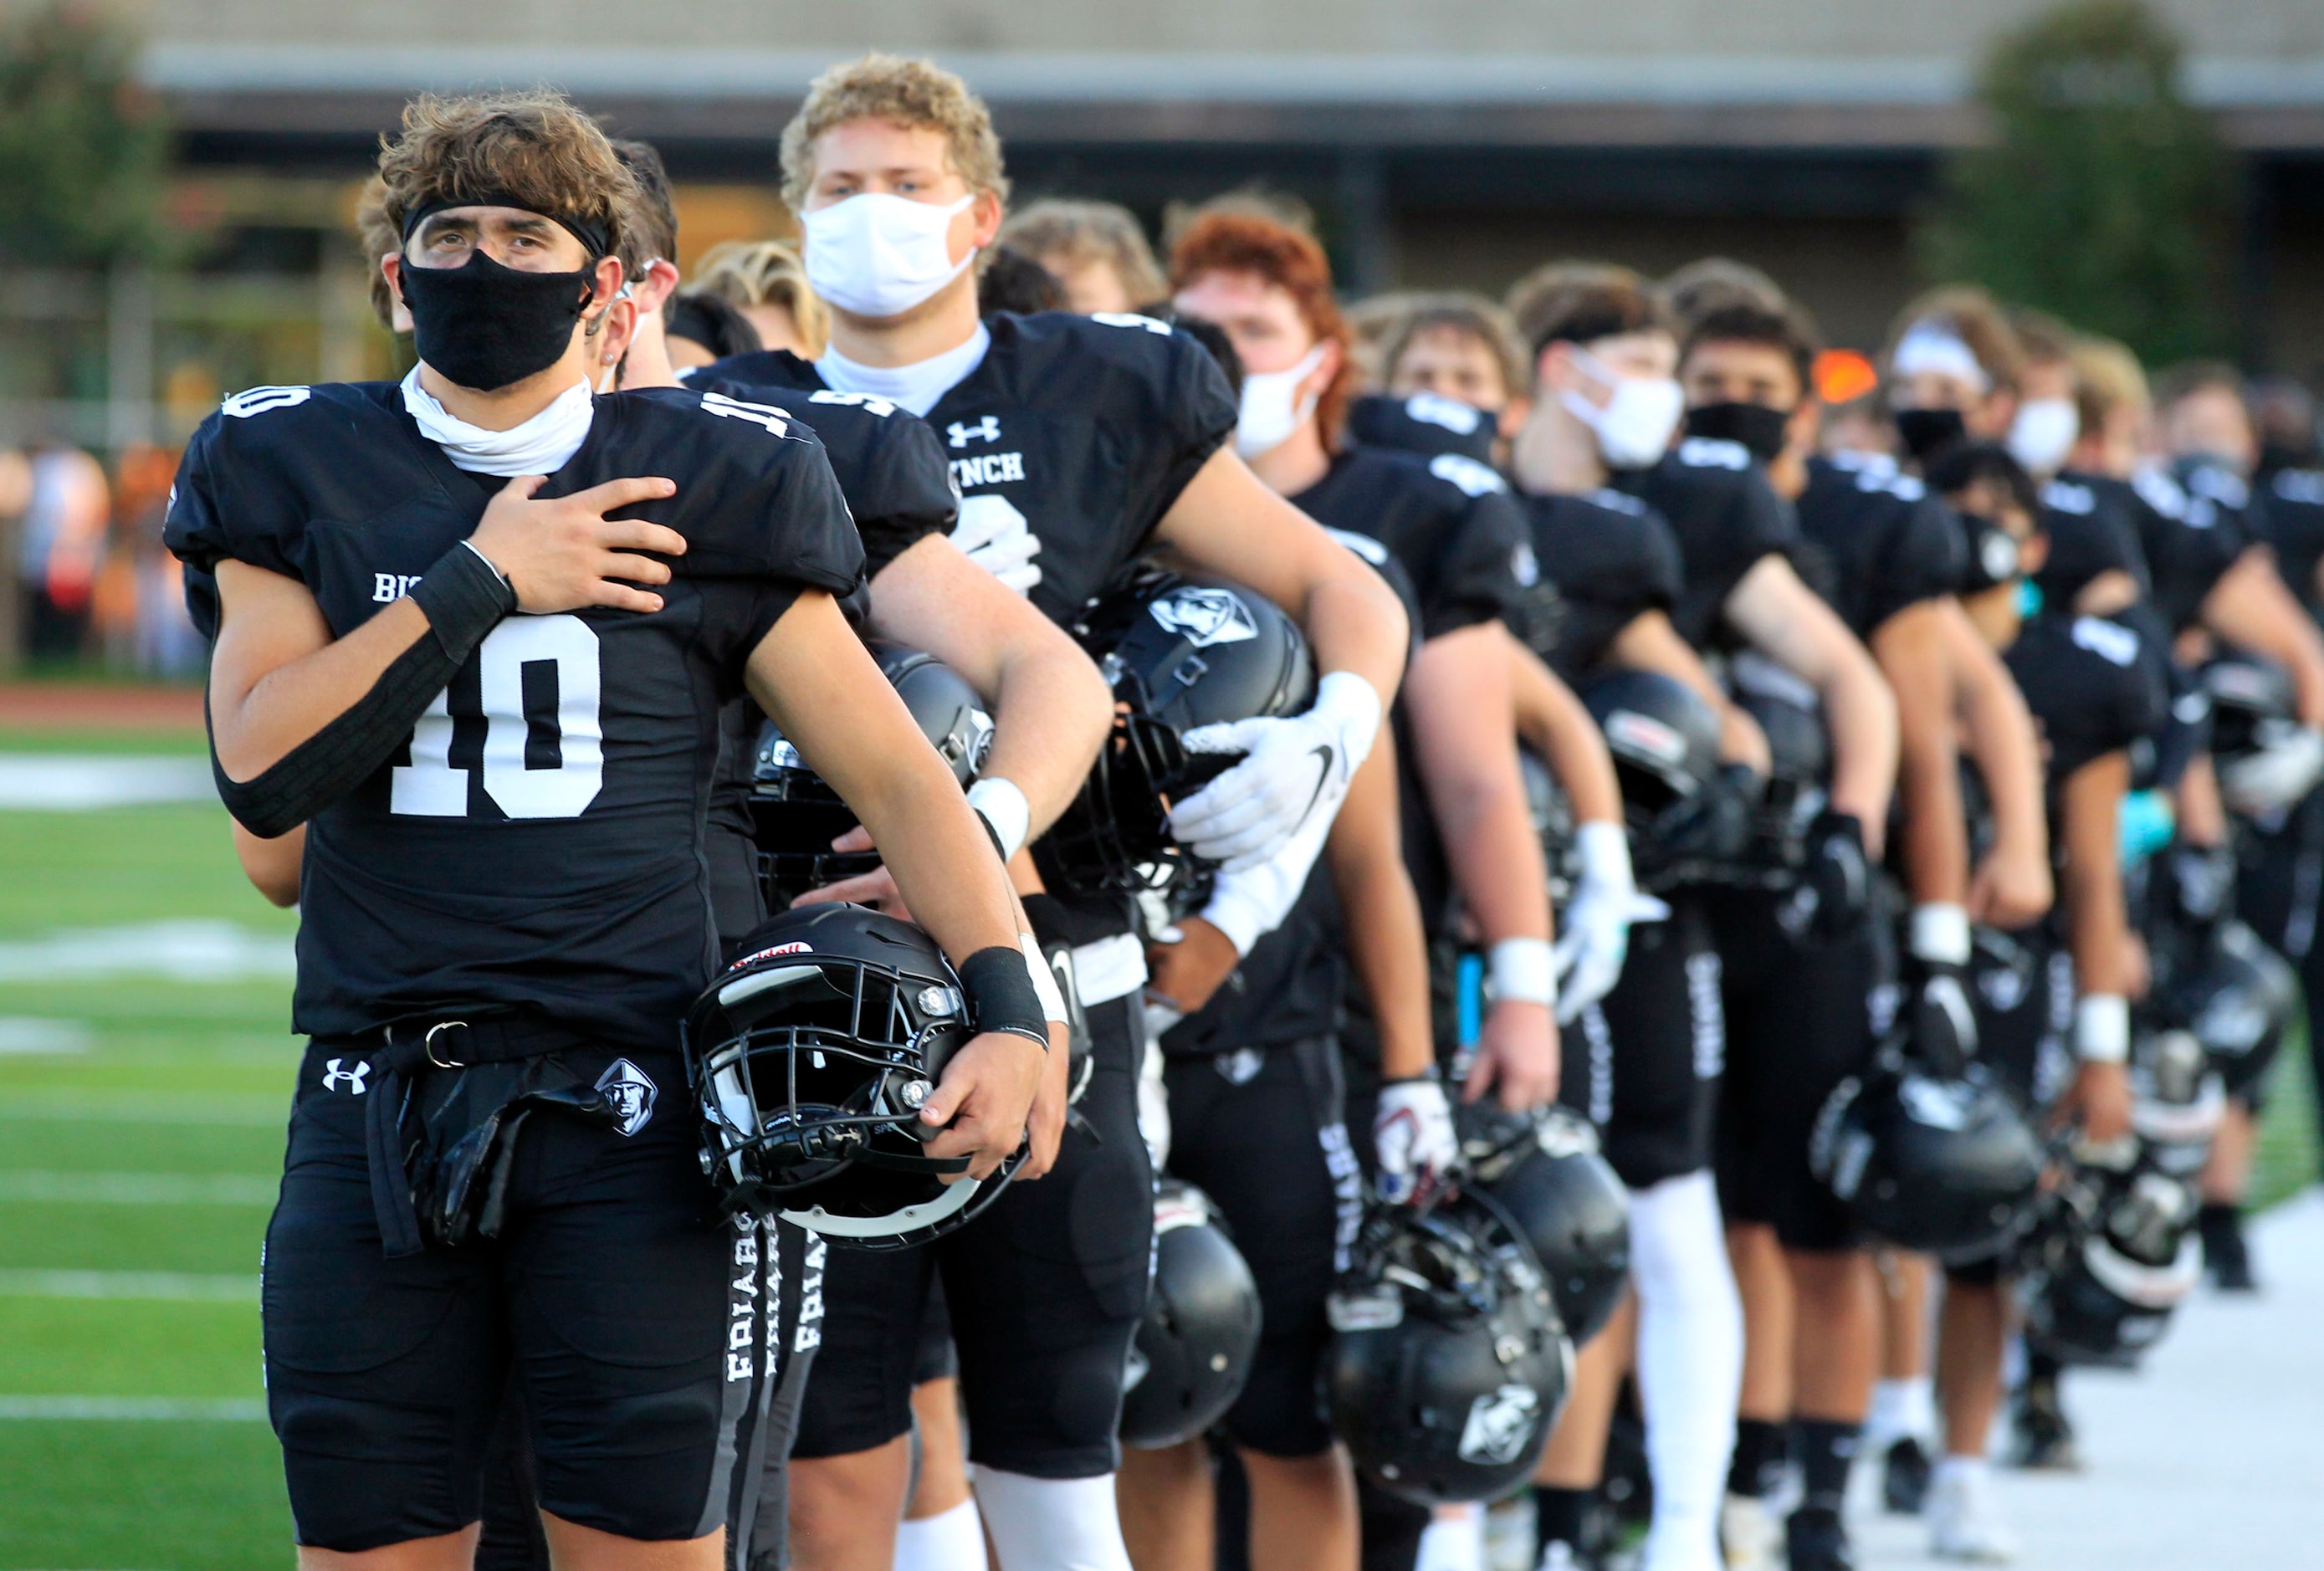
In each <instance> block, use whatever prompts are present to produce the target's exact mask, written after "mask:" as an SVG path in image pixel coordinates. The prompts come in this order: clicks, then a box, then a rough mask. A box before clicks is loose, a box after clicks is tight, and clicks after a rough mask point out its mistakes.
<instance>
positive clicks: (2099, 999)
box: [2074, 993, 2130, 1064]
mask: <svg viewBox="0 0 2324 1571" xmlns="http://www.w3.org/2000/svg"><path fill="white" fill-rule="evenodd" d="M2074 1056H2075V1057H2076V1058H2080V1059H2081V1060H2082V1062H2084V1063H2086V1064H2119V1063H2121V1062H2123V1061H2124V1060H2125V1059H2126V1058H2129V1057H2130V1001H2129V1000H2128V999H2126V998H2125V997H2123V996H2122V995H2121V994H2120V993H2089V994H2088V995H2087V996H2085V997H2082V998H2080V999H2078V1000H2076V1001H2075V1003H2074Z"/></svg>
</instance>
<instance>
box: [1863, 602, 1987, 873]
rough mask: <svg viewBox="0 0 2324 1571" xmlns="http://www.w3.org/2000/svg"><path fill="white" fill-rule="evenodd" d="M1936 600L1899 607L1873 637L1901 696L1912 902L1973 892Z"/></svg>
mask: <svg viewBox="0 0 2324 1571" xmlns="http://www.w3.org/2000/svg"><path fill="white" fill-rule="evenodd" d="M1937 617H1938V607H1937V605H1935V604H1934V603H1932V604H1930V605H1925V606H1913V607H1910V608H1908V609H1906V610H1904V611H1901V612H1899V613H1897V614H1896V615H1894V616H1892V617H1890V618H1889V619H1888V621H1887V622H1886V623H1884V624H1882V625H1881V626H1880V627H1878V628H1877V629H1876V630H1875V631H1874V633H1873V635H1872V652H1873V657H1874V658H1875V659H1876V660H1877V661H1879V663H1880V670H1881V673H1882V674H1883V675H1884V676H1886V678H1887V680H1888V684H1889V687H1890V688H1892V689H1893V690H1894V692H1895V697H1896V728H1897V762H1896V779H1897V792H1898V795H1899V796H1900V797H1901V799H1902V800H1903V803H1904V882H1905V884H1906V887H1907V889H1908V890H1909V892H1910V893H1911V895H1912V897H1913V900H1914V903H1916V904H1920V905H1928V904H1945V905H1960V904H1961V903H1962V902H1963V901H1966V900H1967V899H1968V897H1969V827H1968V824H1967V823H1966V821H1965V820H1964V818H1963V817H1962V810H1961V795H1960V760H1959V757H1958V754H1957V752H1956V749H1955V745H1954V740H1953V710H1954V703H1953V681H1952V675H1951V670H1950V667H1949V666H1948V664H1947V663H1946V661H1945V659H1944V644H1943V638H1944V634H1943V629H1942V625H1941V623H1940V622H1939V621H1938V620H1937Z"/></svg>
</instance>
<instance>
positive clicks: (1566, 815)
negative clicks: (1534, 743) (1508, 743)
mask: <svg viewBox="0 0 2324 1571" xmlns="http://www.w3.org/2000/svg"><path fill="white" fill-rule="evenodd" d="M1517 779H1518V781H1519V782H1520V783H1521V784H1522V785H1523V786H1524V787H1525V798H1526V819H1527V820H1528V821H1529V822H1531V823H1532V825H1533V832H1534V834H1535V836H1538V837H1539V838H1540V840H1541V850H1542V855H1543V856H1544V857H1545V859H1546V861H1547V864H1548V867H1549V893H1550V898H1551V899H1552V900H1554V901H1562V900H1563V899H1564V898H1565V897H1566V896H1567V895H1568V894H1569V893H1571V892H1572V889H1573V883H1574V880H1575V879H1577V878H1579V877H1580V876H1581V873H1582V870H1581V867H1580V866H1579V865H1578V864H1579V857H1578V856H1577V855H1576V854H1575V852H1574V849H1573V802H1572V798H1570V797H1568V796H1567V795H1566V794H1565V788H1564V787H1563V785H1560V784H1559V783H1558V780H1557V776H1556V775H1554V774H1553V773H1551V772H1550V768H1549V765H1548V764H1546V763H1545V762H1542V759H1541V755H1540V754H1539V753H1535V751H1534V750H1533V749H1532V748H1530V747H1526V746H1525V745H1523V744H1519V745H1518V747H1517Z"/></svg>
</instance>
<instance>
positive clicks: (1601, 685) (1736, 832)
mask: <svg viewBox="0 0 2324 1571" xmlns="http://www.w3.org/2000/svg"><path fill="white" fill-rule="evenodd" d="M1581 696H1582V703H1583V704H1584V705H1585V706H1587V707H1588V708H1589V710H1590V713H1591V716H1592V717H1593V718H1595V719H1596V720H1597V722H1598V728H1599V729H1600V731H1602V732H1604V733H1605V736H1606V750H1607V752H1608V753H1611V754H1612V755H1613V759H1614V776H1615V780H1616V781H1617V782H1618V784H1619V785H1620V787H1621V790H1622V814H1623V818H1624V820H1625V822H1626V823H1627V824H1628V827H1629V830H1630V859H1631V864H1632V866H1633V867H1634V868H1635V870H1636V872H1637V881H1638V885H1639V887H1640V888H1642V889H1646V890H1650V891H1651V890H1659V889H1667V888H1669V887H1671V886H1673V885H1674V884H1679V883H1690V882H1695V881H1699V880H1702V879H1706V878H1720V879H1731V878H1732V876H1733V873H1734V871H1735V863H1736V861H1737V859H1738V857H1740V856H1741V855H1743V854H1744V853H1745V851H1746V850H1747V849H1748V846H1749V843H1750V839H1751V826H1752V822H1753V819H1754V817H1755V816H1756V815H1757V812H1758V810H1759V808H1758V802H1757V790H1758V787H1759V782H1758V777H1757V776H1756V775H1754V774H1753V773H1752V772H1750V771H1749V770H1748V769H1745V768H1743V767H1742V766H1740V765H1739V764H1738V765H1732V766H1722V765H1721V764H1720V762H1719V716H1718V715H1717V713H1716V712H1714V711H1713V710H1712V708H1711V706H1710V705H1709V704H1706V703H1705V702H1703V700H1702V698H1701V696H1700V695H1698V694H1697V693H1695V691H1694V690H1693V689H1692V688H1689V687H1687V686H1686V685H1685V684H1684V683H1683V682H1679V681H1677V680H1674V679H1672V678H1670V677H1666V676H1665V675H1663V674H1662V673H1661V672H1659V671H1645V670H1613V671H1609V672H1607V673H1606V674H1604V675H1603V676H1600V677H1599V678H1597V679H1594V680H1593V681H1591V683H1590V684H1589V685H1588V686H1587V687H1585V688H1582V695H1581Z"/></svg>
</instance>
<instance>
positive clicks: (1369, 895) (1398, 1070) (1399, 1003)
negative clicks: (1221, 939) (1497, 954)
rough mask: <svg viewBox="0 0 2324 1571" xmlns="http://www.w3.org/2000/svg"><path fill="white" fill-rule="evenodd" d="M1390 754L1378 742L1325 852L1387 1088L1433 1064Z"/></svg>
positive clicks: (1418, 929) (1415, 903) (1422, 945)
mask: <svg viewBox="0 0 2324 1571" xmlns="http://www.w3.org/2000/svg"><path fill="white" fill-rule="evenodd" d="M1394 753H1395V748H1394V745H1393V744H1392V743H1390V742H1388V741H1386V740H1383V742H1382V744H1381V745H1380V746H1379V747H1378V748H1376V749H1375V750H1374V751H1373V753H1372V756H1371V757H1370V758H1369V759H1368V760H1366V761H1365V763H1364V767H1363V768H1362V769H1361V770H1359V771H1358V772H1357V773H1356V780H1355V784H1354V786H1353V787H1352V788H1351V790H1349V792H1348V799H1347V802H1346V804H1345V805H1344V806H1342V809H1340V816H1339V818H1337V819H1336V820H1334V821H1333V825H1332V835H1331V838H1330V839H1329V840H1328V841H1327V842H1325V845H1324V847H1323V854H1324V855H1325V856H1326V857H1327V858H1329V861H1330V866H1331V871H1332V877H1333V881H1334V883H1335V884H1336V886H1337V889H1338V892H1339V897H1340V908H1341V910H1342V913H1343V919H1344V920H1345V921H1346V923H1347V938H1348V958H1349V961H1350V963H1351V965H1352V966H1354V967H1355V974H1356V979H1357V981H1358V982H1359V983H1360V984H1361V986H1362V987H1363V990H1364V996H1365V998H1366V999H1367V1000H1368V1001H1369V1003H1370V1004H1371V1012H1372V1021H1373V1023H1374V1026H1375V1028H1376V1029H1377V1030H1378V1031H1379V1052H1380V1075H1381V1077H1382V1078H1384V1079H1390V1080H1397V1079H1408V1078H1410V1077H1413V1076H1415V1075H1421V1074H1425V1073H1426V1072H1427V1071H1428V1069H1429V1067H1431V1066H1432V1065H1433V1064H1434V1062H1435V1061H1436V1052H1435V1044H1434V1037H1433V1033H1432V1030H1431V1027H1430V1024H1429V1007H1428V939H1427V936H1426V933H1425V930H1424V929H1422V926H1421V921H1420V897H1419V896H1418V895H1417V894H1416V893H1415V892H1414V890H1413V887H1412V874H1411V873H1410V872H1408V871H1407V870H1406V867H1405V864H1404V857H1403V855H1402V851H1401V846H1400V843H1399V840H1398V829H1397V813H1396V766H1395V762H1394ZM1367 777H1371V778H1367Z"/></svg>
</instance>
